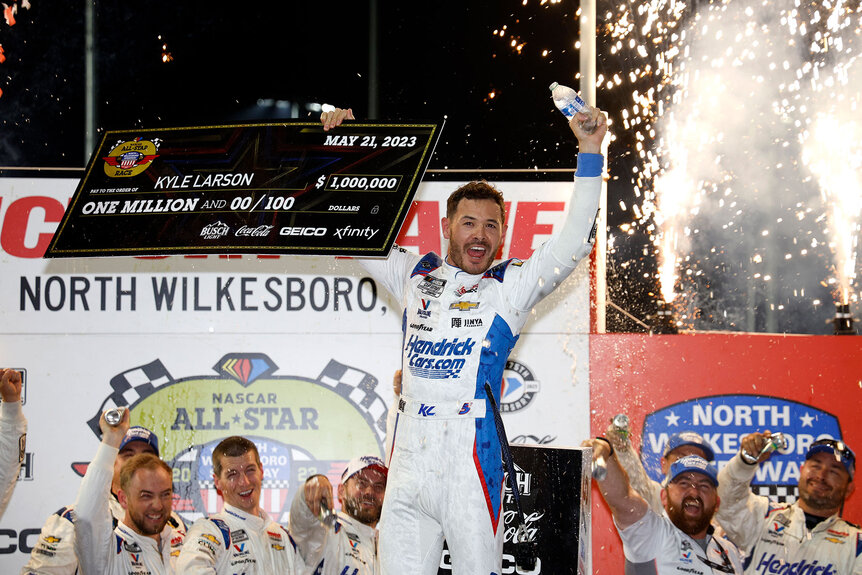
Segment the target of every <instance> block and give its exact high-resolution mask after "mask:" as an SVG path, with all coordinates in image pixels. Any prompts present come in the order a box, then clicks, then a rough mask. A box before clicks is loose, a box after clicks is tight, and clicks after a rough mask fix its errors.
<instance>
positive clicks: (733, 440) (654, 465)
mask: <svg viewBox="0 0 862 575" xmlns="http://www.w3.org/2000/svg"><path fill="white" fill-rule="evenodd" d="M766 430H769V431H771V432H778V431H780V432H782V433H783V434H784V436H785V437H786V438H787V449H783V450H781V451H780V452H778V453H774V454H773V455H772V457H770V458H769V459H768V460H767V461H765V462H763V463H761V464H760V467H759V468H758V470H757V475H756V476H755V478H754V481H753V482H752V483H753V484H754V485H788V486H789V485H792V486H794V487H795V486H796V484H797V483H798V481H799V467H800V465H802V463H803V462H804V461H805V453H806V452H807V451H808V448H809V447H810V446H811V444H812V443H813V442H814V441H816V440H818V439H821V438H824V437H831V438H835V439H841V437H842V436H841V427H840V425H839V423H838V418H837V417H835V416H834V415H832V414H831V413H827V412H825V411H823V410H821V409H818V408H816V407H812V406H810V405H806V404H804V403H799V402H795V401H789V400H786V399H780V398H777V397H769V396H763V395H713V396H708V397H699V398H695V399H691V400H688V401H684V402H682V403H676V404H674V405H669V406H667V407H664V408H662V409H660V410H658V411H655V412H653V413H651V414H649V415H647V416H646V418H645V419H644V427H643V436H642V438H641V459H642V460H643V462H644V466H645V467H646V470H647V473H648V474H649V476H650V477H652V478H653V479H655V480H656V481H661V480H662V479H663V478H662V476H661V463H660V460H661V456H662V453H663V452H664V447H665V444H666V443H667V440H668V437H669V436H670V435H672V434H674V433H678V432H680V431H695V432H697V433H699V434H700V435H701V436H703V438H704V439H705V440H706V441H707V442H708V443H709V445H710V446H711V447H712V449H713V450H714V451H715V459H716V463H717V464H718V466H719V468H721V467H722V466H723V464H724V463H726V462H727V461H729V460H730V458H731V457H733V456H734V455H736V454H737V453H738V452H739V446H740V440H741V439H742V438H743V437H745V436H746V435H748V434H749V433H752V432H755V431H766Z"/></svg>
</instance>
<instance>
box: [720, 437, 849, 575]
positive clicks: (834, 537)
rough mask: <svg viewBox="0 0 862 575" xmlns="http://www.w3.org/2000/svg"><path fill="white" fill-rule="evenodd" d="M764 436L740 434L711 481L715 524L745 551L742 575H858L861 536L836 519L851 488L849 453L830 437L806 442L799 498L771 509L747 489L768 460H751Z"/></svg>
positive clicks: (774, 504)
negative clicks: (718, 502) (717, 504)
mask: <svg viewBox="0 0 862 575" xmlns="http://www.w3.org/2000/svg"><path fill="white" fill-rule="evenodd" d="M770 435H771V434H770V432H768V431H767V432H764V433H752V434H750V435H747V436H745V437H744V438H743V440H742V442H741V444H740V453H738V454H736V455H735V456H734V457H733V458H732V459H731V460H730V461H729V462H728V463H727V465H726V466H725V467H724V468H722V470H721V473H719V476H718V477H719V480H720V482H721V484H720V486H719V490H718V493H719V495H720V496H721V499H722V506H721V509H720V510H719V512H718V513H717V514H716V520H717V521H718V523H719V525H721V527H722V528H723V529H724V531H725V532H726V533H727V536H728V537H729V538H730V540H731V541H733V542H734V543H736V544H737V545H738V546H739V548H740V549H741V550H742V551H743V552H744V553H745V562H744V567H745V573H746V575H753V574H757V575H772V574H780V575H860V574H862V531H860V529H859V527H857V526H856V525H853V524H851V523H848V522H847V521H845V520H843V519H842V518H841V517H840V516H839V514H840V513H841V509H842V508H843V505H844V501H845V500H846V499H847V498H848V497H849V496H850V494H851V493H853V490H854V488H855V484H854V483H853V476H854V475H855V472H856V456H855V455H854V453H853V451H852V450H851V449H850V448H849V447H847V445H846V444H845V443H844V442H842V441H837V440H834V439H820V440H817V441H815V442H814V443H812V444H811V447H810V448H809V449H808V451H807V453H806V454H805V463H803V464H802V466H801V467H800V469H799V485H798V486H799V499H797V500H796V502H795V503H793V504H792V505H778V504H776V503H773V502H772V501H770V500H769V499H768V498H767V497H763V496H758V495H754V494H753V493H752V492H751V489H750V487H749V484H750V483H751V480H752V479H753V478H754V475H755V473H756V472H757V468H758V464H759V463H760V462H761V461H765V460H766V459H767V458H768V457H769V456H770V455H771V453H765V454H763V455H760V456H759V457H758V454H760V453H761V452H762V450H763V447H764V445H766V442H767V441H768V438H769V437H770ZM743 453H745V458H747V459H748V460H749V461H751V462H752V463H750V464H749V463H747V462H746V461H745V458H744V457H743Z"/></svg>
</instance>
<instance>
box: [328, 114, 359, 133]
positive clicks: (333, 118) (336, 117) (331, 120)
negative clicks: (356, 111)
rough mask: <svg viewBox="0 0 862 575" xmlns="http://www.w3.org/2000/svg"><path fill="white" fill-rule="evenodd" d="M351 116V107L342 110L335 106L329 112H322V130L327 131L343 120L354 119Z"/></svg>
mask: <svg viewBox="0 0 862 575" xmlns="http://www.w3.org/2000/svg"><path fill="white" fill-rule="evenodd" d="M355 119H356V118H354V117H353V108H347V109H346V110H342V109H341V108H335V109H334V110H333V111H331V112H323V113H322V114H321V115H320V123H321V124H323V131H324V132H328V131H329V130H330V129H331V128H334V127H336V126H340V125H341V122H343V121H344V120H355Z"/></svg>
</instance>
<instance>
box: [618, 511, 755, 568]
mask: <svg viewBox="0 0 862 575" xmlns="http://www.w3.org/2000/svg"><path fill="white" fill-rule="evenodd" d="M617 531H619V534H620V538H622V540H623V553H625V556H626V575H649V574H653V575H671V574H679V573H688V574H696V575H711V574H713V573H736V574H737V575H742V565H741V562H740V557H739V550H738V549H737V548H736V546H734V545H733V543H731V542H730V541H728V540H727V539H723V538H721V537H716V536H714V535H713V534H712V533H711V532H712V529H709V531H710V533H709V534H708V535H707V537H708V541H707V543H706V551H704V549H703V548H702V547H701V546H700V545H699V544H698V543H697V541H695V540H694V539H692V538H691V537H689V536H688V535H686V534H685V533H683V532H682V531H681V530H680V529H679V528H677V527H676V526H675V525H674V524H673V523H672V522H671V520H670V519H669V518H668V517H667V515H661V516H660V515H658V514H656V513H655V512H654V511H653V510H652V509H648V510H647V512H646V515H644V516H643V517H642V518H641V519H640V520H639V521H637V522H636V523H634V524H633V525H629V526H628V527H626V528H625V529H619V528H617Z"/></svg>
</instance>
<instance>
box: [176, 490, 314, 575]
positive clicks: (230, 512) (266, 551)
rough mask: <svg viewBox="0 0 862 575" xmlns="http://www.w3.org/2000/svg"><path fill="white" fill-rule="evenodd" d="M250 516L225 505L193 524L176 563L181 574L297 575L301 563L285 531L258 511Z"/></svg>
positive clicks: (294, 544) (300, 568)
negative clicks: (240, 574)
mask: <svg viewBox="0 0 862 575" xmlns="http://www.w3.org/2000/svg"><path fill="white" fill-rule="evenodd" d="M258 513H259V515H251V514H249V513H246V512H245V511H242V510H241V509H237V508H236V507H233V506H232V505H228V504H227V503H225V506H224V509H223V510H222V511H221V512H220V513H216V514H214V515H210V516H209V517H205V518H201V519H198V520H197V521H195V523H194V525H192V527H191V528H190V529H189V532H188V535H187V536H186V542H185V545H184V546H183V549H182V551H181V552H180V557H179V561H177V573H182V574H183V575H203V574H206V575H216V574H217V575H233V574H235V573H244V574H245V575H300V574H302V573H303V572H304V570H305V563H304V562H303V561H302V557H301V556H300V555H299V553H298V552H297V548H296V543H295V542H294V541H293V539H292V538H291V537H290V535H289V534H288V532H287V529H285V528H284V527H282V526H281V525H279V524H278V523H276V522H274V521H273V520H272V519H270V517H269V515H267V514H266V512H265V511H263V510H262V509H258Z"/></svg>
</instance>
